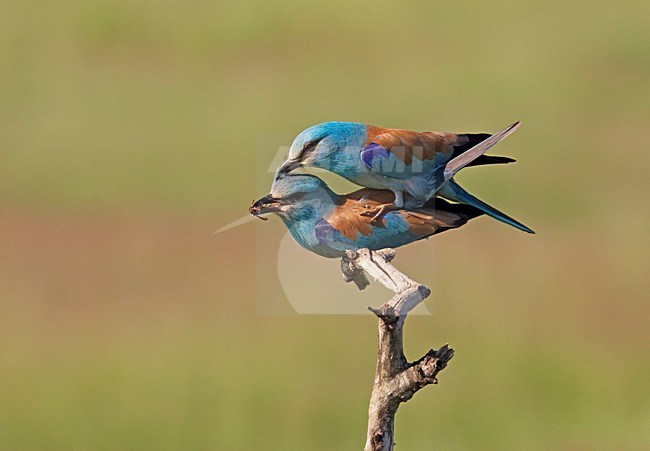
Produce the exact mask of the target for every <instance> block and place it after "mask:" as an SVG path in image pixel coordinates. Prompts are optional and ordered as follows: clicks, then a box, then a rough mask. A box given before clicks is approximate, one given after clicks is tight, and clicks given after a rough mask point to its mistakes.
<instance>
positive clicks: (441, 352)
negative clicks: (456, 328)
mask: <svg viewBox="0 0 650 451" xmlns="http://www.w3.org/2000/svg"><path fill="white" fill-rule="evenodd" d="M394 257H395V251H394V250H393V249H382V250H379V251H369V250H368V249H360V250H359V251H348V252H346V255H345V256H344V257H343V258H342V259H341V271H342V272H343V277H344V279H345V281H346V282H354V283H355V284H356V285H357V287H358V288H359V289H360V290H363V289H364V288H365V287H367V286H368V285H369V281H368V278H367V277H366V273H367V274H369V275H370V276H372V278H374V279H375V280H377V281H378V282H379V283H381V284H382V285H384V286H385V287H386V288H388V289H389V290H391V291H393V292H394V293H395V296H393V297H392V298H391V299H390V300H388V301H387V302H386V303H384V304H383V305H382V306H381V307H379V308H372V307H369V309H370V311H372V312H373V313H374V314H375V315H377V317H378V318H379V349H378V350H377V367H376V369H375V381H374V385H373V388H372V395H371V397H370V407H369V409H368V433H367V436H366V446H365V450H366V451H371V450H372V451H376V450H382V451H386V450H392V449H393V446H394V427H395V413H396V412H397V408H398V407H399V405H400V404H401V403H403V402H406V401H408V400H409V399H411V398H412V397H413V395H414V394H415V393H416V392H417V391H418V390H420V389H421V388H422V387H425V386H427V385H429V384H435V383H437V379H436V376H437V375H438V373H439V372H440V371H442V370H443V369H444V368H445V367H446V366H447V363H448V362H449V360H451V358H452V357H453V355H454V350H453V349H452V348H450V347H449V346H448V345H444V346H442V347H441V348H440V349H438V350H435V349H431V350H430V351H429V352H427V353H426V354H425V355H424V356H423V357H421V358H420V359H418V360H416V361H415V362H410V363H409V362H408V361H407V360H406V357H405V356H404V349H403V328H404V321H405V320H406V315H407V314H408V312H410V311H411V310H413V309H414V308H415V307H416V306H417V305H418V304H419V303H420V302H422V301H423V300H424V299H425V298H426V297H428V296H429V294H430V293H431V290H429V288H427V287H426V286H424V285H422V284H419V283H417V282H415V281H414V280H412V279H410V278H409V277H407V276H405V275H404V274H402V273H401V272H400V271H399V270H398V269H397V268H395V267H394V266H393V265H392V264H391V263H390V262H391V260H392V259H393V258H394Z"/></svg>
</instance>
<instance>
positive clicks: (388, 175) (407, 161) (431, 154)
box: [278, 122, 534, 233]
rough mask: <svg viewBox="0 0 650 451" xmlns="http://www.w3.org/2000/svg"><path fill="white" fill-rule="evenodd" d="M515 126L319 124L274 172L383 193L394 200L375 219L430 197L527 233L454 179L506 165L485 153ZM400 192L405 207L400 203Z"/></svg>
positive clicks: (299, 138)
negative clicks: (465, 129) (319, 173)
mask: <svg viewBox="0 0 650 451" xmlns="http://www.w3.org/2000/svg"><path fill="white" fill-rule="evenodd" d="M518 127H519V123H518V122H516V123H515V124H513V125H511V126H509V127H507V128H505V129H504V130H501V131H500V132H498V133H495V134H493V135H490V134H487V133H476V134H471V133H464V134H455V133H441V132H415V131H410V130H400V129H390V128H381V127H376V126H374V125H366V124H362V123H356V122H324V123H322V124H317V125H314V126H312V127H309V128H308V129H306V130H304V131H303V132H301V133H300V134H299V135H298V136H297V137H296V139H295V140H294V141H293V144H292V145H291V148H290V150H289V156H288V158H287V160H286V161H285V162H284V163H283V164H282V165H281V166H280V167H279V168H278V174H286V173H289V172H291V171H293V170H294V169H296V168H299V167H316V168H321V169H326V170H329V171H332V172H334V173H336V174H338V175H340V176H342V177H344V178H346V179H348V180H350V181H351V182H353V183H356V184H358V185H361V186H364V187H367V188H372V189H388V190H390V191H392V192H393V194H394V201H393V202H391V203H389V204H384V205H376V206H374V207H372V208H369V209H368V211H367V212H366V213H365V214H366V215H370V216H372V217H373V218H372V220H373V221H374V220H377V219H378V218H380V217H381V215H382V214H383V213H385V212H386V211H388V210H390V209H391V208H397V209H400V208H403V207H406V208H408V209H411V208H414V207H417V206H422V205H424V203H425V202H426V201H427V200H429V199H431V198H432V197H434V196H435V195H439V196H442V197H444V198H446V199H448V200H451V201H453V202H460V203H463V204H467V205H472V206H474V207H476V208H478V209H480V210H482V211H483V212H485V213H486V214H488V215H489V216H491V217H493V218H495V219H498V220H499V221H503V222H505V223H506V224H509V225H511V226H513V227H516V228H518V229H520V230H523V231H525V232H528V233H534V232H533V231H532V230H531V229H529V228H528V227H526V226H525V225H523V224H522V223H520V222H519V221H517V220H515V219H513V218H511V217H510V216H508V215H506V214H505V213H502V212H500V211H499V210H497V209H496V208H494V207H492V206H490V205H488V204H486V203H485V202H483V201H481V200H479V199H477V198H476V197H474V196H473V195H471V194H470V193H468V192H467V191H465V190H464V189H463V188H462V187H461V186H460V185H458V183H456V181H455V180H454V179H453V176H454V175H455V174H456V173H457V172H458V171H459V170H460V169H462V168H464V167H466V166H479V165H488V164H501V163H511V162H513V161H515V160H513V159H511V158H508V157H498V156H489V155H484V153H485V152H486V151H487V150H488V149H490V148H491V147H492V146H494V145H495V144H497V143H499V142H500V141H502V140H503V139H505V138H506V137H507V136H508V135H510V134H511V133H513V132H514V131H515V130H517V128H518ZM405 194H408V195H409V196H410V199H411V201H410V205H405Z"/></svg>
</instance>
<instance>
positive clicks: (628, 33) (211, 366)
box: [0, 0, 650, 450]
mask: <svg viewBox="0 0 650 451" xmlns="http://www.w3.org/2000/svg"><path fill="white" fill-rule="evenodd" d="M0 9H1V12H0V61H1V64H0V448H2V449H7V450H35V449H44V450H56V449H61V450H63V449H65V450H92V449H133V450H142V449H152V450H153V449H155V450H163V449H206V450H209V449H233V450H239V449H243V450H248V449H251V450H252V449H278V450H289V449H295V450H306V449H309V450H317V449H320V450H333V449H342V450H343V449H361V448H362V446H363V441H364V435H365V422H366V408H367V401H368V397H369V390H370V384H371V381H372V376H373V370H374V368H373V367H374V354H375V346H376V343H375V340H376V335H375V334H376V331H375V327H376V324H375V321H374V319H373V318H372V317H369V316H305V315H275V316H269V315H264V314H261V313H260V309H259V306H258V303H259V300H260V299H262V300H263V299H264V295H265V293H264V287H263V286H259V284H257V283H255V282H254V281H255V280H258V278H257V277H256V275H255V274H256V272H257V267H258V266H259V265H258V264H257V263H258V260H257V252H256V249H257V246H258V244H259V243H258V240H259V236H260V235H259V234H258V233H256V231H255V230H256V229H255V227H256V226H253V225H250V224H249V225H246V226H242V227H239V228H236V229H232V230H231V231H228V232H225V233H222V234H217V235H215V234H214V233H213V232H214V230H216V229H218V228H219V227H221V226H222V225H224V224H226V223H228V222H230V221H232V220H235V219H237V218H239V217H241V216H243V215H245V214H246V208H247V206H248V205H249V204H250V201H251V199H253V198H256V197H259V196H261V195H263V194H265V192H264V191H262V192H260V188H259V186H264V184H265V183H270V181H271V175H270V174H265V175H266V177H267V179H266V180H260V179H259V177H260V176H258V175H257V174H260V171H259V167H260V166H259V165H260V164H262V165H266V164H267V162H268V161H270V159H271V158H273V156H274V155H275V153H276V150H277V149H275V148H269V149H264V148H263V147H262V148H260V146H259V145H258V143H259V142H260V141H259V138H260V137H265V136H269V135H280V136H294V135H295V134H297V133H298V132H299V131H300V130H302V129H303V128H305V127H307V126H309V125H311V124H313V123H316V122H321V121H325V120H353V121H363V122H368V123H371V124H376V125H380V126H387V127H401V128H410V129H417V130H446V131H496V130H498V129H500V128H502V127H503V126H505V125H507V124H509V123H511V122H513V121H514V120H522V121H523V126H522V128H521V130H520V131H519V132H517V134H516V135H514V136H513V137H511V138H509V139H508V141H506V142H505V143H503V144H502V145H500V146H499V151H500V152H497V153H505V154H507V155H509V156H512V157H515V158H517V159H518V163H517V164H515V165H510V166H508V167H501V168H485V169H472V170H467V172H466V173H463V174H462V175H461V180H462V182H463V183H464V185H465V186H467V187H468V189H471V191H472V192H474V193H476V194H478V195H479V196H480V197H482V198H484V199H485V200H487V201H489V202H491V203H493V204H495V205H497V206H498V207H499V208H502V209H503V210H505V211H507V212H509V213H511V214H513V215H514V216H515V217H517V218H518V219H521V220H522V221H523V222H524V223H526V224H527V225H530V226H531V227H532V228H533V229H535V230H536V231H537V235H535V236H528V235H525V234H523V233H521V232H518V231H516V230H514V229H511V228H508V227H506V226H505V225H502V224H499V223H497V222H495V221H491V220H489V219H486V218H482V219H478V220H476V221H474V222H473V223H472V224H470V225H468V226H467V227H466V228H464V229H463V230H458V231H453V232H450V233H449V234H447V235H446V236H440V237H436V238H435V242H436V246H435V253H436V255H435V262H436V265H435V270H427V264H428V260H426V259H423V258H421V257H418V260H417V261H414V259H412V258H409V257H410V256H412V255H413V254H409V252H410V251H406V252H405V253H402V254H400V257H399V260H398V264H399V265H400V268H402V269H404V270H405V271H408V272H409V273H410V274H412V275H413V276H414V277H417V278H418V280H421V281H423V282H425V283H427V284H428V285H430V286H432V287H433V289H434V296H435V314H434V315H433V316H425V317H417V318H415V317H414V318H412V319H410V320H409V322H408V325H407V336H406V351H407V353H408V356H409V357H411V358H415V357H418V356H420V355H421V354H423V353H424V352H425V351H426V350H427V349H428V347H430V346H439V345H441V344H443V343H445V342H449V343H451V344H452V345H453V346H454V347H455V348H456V349H457V356H456V357H455V359H454V360H453V361H452V363H451V364H450V366H449V368H448V369H447V370H445V372H444V373H443V374H441V377H440V385H438V386H436V387H430V388H428V389H426V390H424V391H422V392H421V393H419V394H418V395H417V396H416V397H415V398H414V399H413V400H412V401H410V402H409V403H407V404H405V405H404V406H402V408H401V410H400V412H399V414H398V419H397V443H398V446H399V449H404V450H410V449H412V450H421V449H432V448H437V449H513V450H514V449H621V448H626V449H642V448H650V428H649V427H648V425H649V424H650V406H649V404H648V399H650V385H649V384H648V373H649V371H650V362H649V360H648V355H650V327H648V317H649V316H650V306H649V304H648V281H647V279H648V276H647V272H648V267H649V252H648V251H649V248H650V242H649V241H650V240H649V238H648V229H649V228H648V225H649V223H650V221H649V220H650V212H649V208H648V205H649V204H650V199H649V196H648V194H649V192H650V190H649V188H650V187H649V182H648V168H649V165H650V152H649V151H648V142H649V138H650V136H649V133H648V123H649V120H650V115H649V107H650V99H649V93H650V31H649V30H650V29H649V28H648V17H649V15H650V6H649V4H648V2H647V1H629V2H618V3H617V2H604V1H601V2H591V1H568V2H567V1H562V2H559V1H550V2H538V1H535V2H533V1H505V2H498V3H486V2H479V1H476V0H472V1H461V2H452V3H449V2H377V3H370V2H364V3H354V4H351V2H347V1H346V2H344V1H319V2H310V3H304V2H298V1H278V2H265V1H255V2H247V1H243V2H174V1H166V0H162V1H155V2H143V1H117V0H106V1H67V2H62V1H51V2H38V1H30V0H27V1H21V2H7V1H5V2H2V5H1V7H0ZM262 141H263V140H262ZM287 144H288V143H287ZM261 177H264V175H262V176H261ZM261 226H268V227H269V230H270V231H271V230H273V231H275V232H277V231H279V230H280V229H281V228H282V226H281V224H280V223H279V221H278V220H277V219H276V220H273V221H269V222H268V223H265V224H260V225H258V226H257V227H261ZM269 236H274V235H273V234H269ZM418 246H431V249H432V250H433V249H434V246H433V244H432V243H431V241H429V242H424V243H421V244H418ZM420 255H421V254H420ZM432 259H433V257H432ZM331 264H332V265H337V264H338V263H337V262H335V261H332V262H331ZM263 270H264V268H262V271H263ZM305 270H308V268H305ZM275 274H276V268H274V267H273V266H272V265H269V267H268V274H266V276H267V277H271V278H273V277H275ZM297 277H299V274H298V275H297ZM251 281H253V282H251ZM331 283H332V284H339V283H343V282H342V281H341V280H340V279H339V278H336V279H334V280H332V281H331ZM350 302H361V301H356V300H355V298H351V299H350Z"/></svg>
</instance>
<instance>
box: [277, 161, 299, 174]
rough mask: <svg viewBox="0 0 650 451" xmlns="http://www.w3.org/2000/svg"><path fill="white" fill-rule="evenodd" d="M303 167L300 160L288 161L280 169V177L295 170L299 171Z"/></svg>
mask: <svg viewBox="0 0 650 451" xmlns="http://www.w3.org/2000/svg"><path fill="white" fill-rule="evenodd" d="M301 166H302V161H300V160H287V161H285V162H284V163H282V165H281V166H280V167H279V168H278V176H282V175H285V174H288V173H289V172H291V171H293V170H294V169H298V168H299V167H301Z"/></svg>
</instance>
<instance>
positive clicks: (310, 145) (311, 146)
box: [300, 138, 323, 156]
mask: <svg viewBox="0 0 650 451" xmlns="http://www.w3.org/2000/svg"><path fill="white" fill-rule="evenodd" d="M322 140H323V138H318V139H314V140H313V141H309V142H308V143H306V144H305V145H304V146H302V150H301V151H300V155H301V156H302V155H304V154H305V153H306V152H310V151H312V150H314V148H315V147H316V146H317V145H318V143H319V142H321V141H322Z"/></svg>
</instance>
